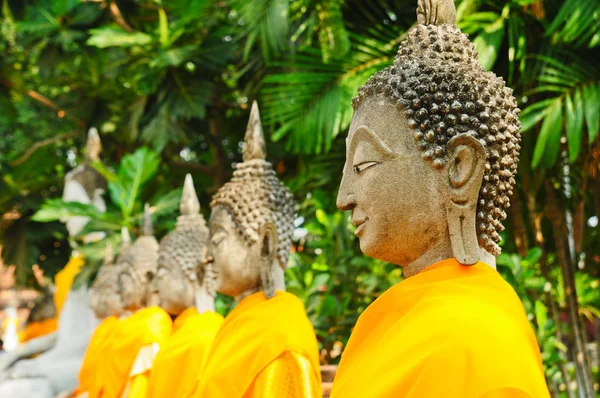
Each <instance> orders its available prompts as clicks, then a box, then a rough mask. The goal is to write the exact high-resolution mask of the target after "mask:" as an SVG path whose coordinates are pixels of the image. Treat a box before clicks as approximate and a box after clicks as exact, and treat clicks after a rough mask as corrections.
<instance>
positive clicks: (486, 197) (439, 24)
mask: <svg viewBox="0 0 600 398" xmlns="http://www.w3.org/2000/svg"><path fill="white" fill-rule="evenodd" d="M455 15H456V13H455V10H454V5H453V2H452V1H451V0H419V7H418V10H417V19H418V22H419V24H418V25H417V26H416V28H414V29H413V30H411V31H410V32H409V34H408V36H407V39H406V40H404V41H403V42H402V43H401V45H400V47H399V49H398V54H397V55H396V58H395V60H394V63H393V65H391V66H390V67H388V68H386V69H384V70H382V71H380V72H378V73H376V74H375V75H373V76H372V77H371V78H370V79H369V80H368V81H367V83H366V84H365V85H364V86H362V87H361V88H360V89H359V92H358V96H357V97H356V98H354V100H353V107H354V110H355V114H354V117H353V121H352V124H351V127H350V130H349V133H348V139H347V145H348V152H347V163H346V166H345V168H344V177H343V179H342V184H341V186H340V193H339V195H338V206H339V207H340V208H343V209H348V210H353V214H355V215H356V216H353V220H355V223H358V224H361V221H362V220H369V222H368V223H364V225H363V226H361V228H359V231H358V232H359V237H360V239H361V248H363V251H364V252H365V253H366V254H368V255H372V256H374V257H377V258H383V259H388V261H393V262H396V263H398V264H400V265H410V264H411V263H413V262H414V261H417V260H418V259H419V258H421V261H417V263H420V262H421V263H423V264H424V263H427V262H428V261H425V258H427V257H431V258H430V260H435V259H443V257H444V255H448V257H456V258H457V259H458V260H459V261H460V262H462V263H464V264H473V263H474V262H476V261H477V260H479V259H480V258H484V259H485V260H486V261H487V262H493V256H497V255H499V254H500V248H499V246H498V244H497V243H498V242H499V241H500V235H499V233H500V232H501V231H502V230H503V229H504V227H503V226H502V221H503V220H504V219H505V218H506V212H505V209H506V208H507V207H508V206H509V198H510V196H511V195H512V193H513V187H514V184H515V180H514V176H515V174H516V171H517V162H518V155H519V150H520V146H519V143H520V136H519V134H518V131H519V128H520V122H519V120H518V113H519V109H518V108H517V105H516V101H515V98H514V97H513V96H512V90H510V89H509V88H507V87H506V86H505V84H504V81H503V80H502V79H501V78H498V77H496V76H495V75H494V74H493V73H490V72H487V71H485V70H484V69H483V67H481V65H480V64H479V63H478V61H477V52H476V51H475V49H474V47H473V45H472V44H471V43H470V42H469V40H468V39H467V36H466V35H465V34H463V33H462V32H461V31H460V30H459V29H458V28H457V27H456V26H455V21H454V18H455ZM417 154H418V156H419V157H420V158H421V159H422V161H420V160H417V158H416V156H417ZM399 159H411V160H410V165H407V164H405V163H404V162H402V161H401V160H399ZM361 162H362V163H361ZM426 168H429V169H430V170H426ZM377 185H379V187H377ZM384 185H385V186H384ZM432 207H433V209H432ZM377 220H379V221H378V223H376V222H375V221H377ZM399 223H404V224H406V223H414V224H417V225H419V224H420V225H421V226H422V231H421V237H419V236H416V235H417V231H412V228H411V227H410V226H407V225H405V226H398V225H397V224H399ZM392 235H393V236H392ZM399 236H401V237H402V238H401V240H402V242H400V241H396V240H399V239H400V238H399ZM385 240H387V242H386V241H385ZM392 242H393V243H392ZM409 242H410V243H409ZM411 247H412V249H411ZM430 249H431V250H430ZM480 249H481V250H480ZM400 252H402V253H400ZM435 253H437V254H435ZM423 256H425V257H423ZM432 262H433V261H431V262H429V263H430V264H431V263H432ZM491 265H492V264H491ZM421 267H422V265H419V264H416V265H415V267H409V270H410V269H411V268H417V269H418V268H421Z"/></svg>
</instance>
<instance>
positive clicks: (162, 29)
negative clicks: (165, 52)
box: [158, 8, 169, 48]
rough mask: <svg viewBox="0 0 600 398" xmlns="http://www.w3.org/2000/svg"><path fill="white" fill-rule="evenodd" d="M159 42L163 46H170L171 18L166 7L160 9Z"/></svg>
mask: <svg viewBox="0 0 600 398" xmlns="http://www.w3.org/2000/svg"><path fill="white" fill-rule="evenodd" d="M158 32H159V42H160V46H161V47H162V48H167V47H168V46H169V19H168V18H167V13H166V12H165V9H164V8H160V9H159V10H158Z"/></svg>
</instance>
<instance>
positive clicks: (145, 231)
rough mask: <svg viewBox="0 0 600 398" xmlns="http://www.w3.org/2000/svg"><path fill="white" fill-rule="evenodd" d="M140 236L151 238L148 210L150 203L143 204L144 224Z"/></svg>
mask: <svg viewBox="0 0 600 398" xmlns="http://www.w3.org/2000/svg"><path fill="white" fill-rule="evenodd" d="M142 235H143V236H152V211H151V210H150V203H148V202H146V204H144V223H143V225H142Z"/></svg>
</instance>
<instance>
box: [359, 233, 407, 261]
mask: <svg viewBox="0 0 600 398" xmlns="http://www.w3.org/2000/svg"><path fill="white" fill-rule="evenodd" d="M376 241H378V242H381V239H377V240H376ZM360 251H362V252H363V254H364V255H366V256H369V257H372V258H374V259H377V260H381V261H386V262H388V263H392V264H398V262H397V260H398V258H397V256H394V254H397V251H398V248H391V247H386V246H385V245H381V244H376V243H375V242H374V241H373V240H371V239H366V238H360Z"/></svg>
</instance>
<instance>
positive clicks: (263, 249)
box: [259, 221, 277, 261]
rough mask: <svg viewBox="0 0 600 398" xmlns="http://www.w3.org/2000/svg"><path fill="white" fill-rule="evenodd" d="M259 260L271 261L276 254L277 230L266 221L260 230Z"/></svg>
mask: <svg viewBox="0 0 600 398" xmlns="http://www.w3.org/2000/svg"><path fill="white" fill-rule="evenodd" d="M259 236H260V258H261V260H263V261H273V259H274V258H275V254H276V252H277V228H276V227H275V224H273V223H272V222H270V221H268V222H266V223H265V224H264V225H263V226H262V227H261V229H260V233H259Z"/></svg>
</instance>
